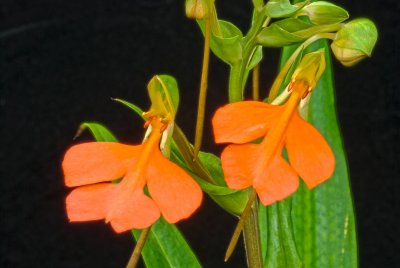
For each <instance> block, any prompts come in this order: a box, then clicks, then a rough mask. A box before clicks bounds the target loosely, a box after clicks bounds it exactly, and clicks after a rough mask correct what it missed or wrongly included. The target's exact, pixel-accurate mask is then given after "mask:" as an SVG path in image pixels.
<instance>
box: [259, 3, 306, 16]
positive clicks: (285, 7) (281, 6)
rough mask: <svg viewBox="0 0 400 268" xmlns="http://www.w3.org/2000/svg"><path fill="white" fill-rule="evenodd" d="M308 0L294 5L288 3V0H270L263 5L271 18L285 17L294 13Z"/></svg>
mask: <svg viewBox="0 0 400 268" xmlns="http://www.w3.org/2000/svg"><path fill="white" fill-rule="evenodd" d="M309 2H310V1H309V0H307V1H304V2H301V3H298V4H296V5H292V4H290V1H289V0H270V1H268V3H267V4H266V5H265V9H266V10H265V11H266V14H267V15H268V16H269V17H271V18H287V17H290V16H292V15H294V14H295V13H296V12H297V11H299V10H300V9H301V8H303V7H304V6H305V5H306V4H308V3H309Z"/></svg>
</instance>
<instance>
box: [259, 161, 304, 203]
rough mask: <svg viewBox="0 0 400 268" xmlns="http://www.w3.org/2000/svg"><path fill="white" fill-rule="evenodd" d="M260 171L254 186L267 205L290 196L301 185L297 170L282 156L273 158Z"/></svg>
mask: <svg viewBox="0 0 400 268" xmlns="http://www.w3.org/2000/svg"><path fill="white" fill-rule="evenodd" d="M258 172H259V173H258V174H257V177H256V179H255V180H254V184H253V187H254V189H255V190H256V192H257V194H258V196H259V197H260V200H261V202H262V203H263V204H264V205H265V206H268V205H270V204H272V203H275V202H276V201H279V200H282V199H284V198H286V197H288V196H289V195H291V194H292V193H294V192H295V191H296V189H297V187H298V186H299V179H298V177H297V174H296V172H295V171H294V170H293V169H292V168H291V167H290V166H289V164H288V163H287V162H286V161H285V160H284V159H283V158H282V157H280V156H277V157H275V158H273V159H271V161H270V162H269V163H268V164H267V165H266V166H265V168H263V169H259V170H258Z"/></svg>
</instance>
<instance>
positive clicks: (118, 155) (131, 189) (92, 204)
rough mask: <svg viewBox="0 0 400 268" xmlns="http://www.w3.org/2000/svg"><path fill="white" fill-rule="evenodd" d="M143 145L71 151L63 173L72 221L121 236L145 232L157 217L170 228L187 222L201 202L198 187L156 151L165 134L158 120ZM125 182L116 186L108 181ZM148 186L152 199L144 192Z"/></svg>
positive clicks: (94, 146) (84, 146) (100, 144)
mask: <svg viewBox="0 0 400 268" xmlns="http://www.w3.org/2000/svg"><path fill="white" fill-rule="evenodd" d="M152 119H153V120H151V121H150V123H151V126H152V132H151V134H150V136H149V137H148V139H147V140H146V141H145V142H144V143H143V144H141V145H136V146H132V145H125V144H120V143H113V142H89V143H83V144H79V145H75V146H72V147H71V148H70V149H69V150H68V151H67V153H66V154H65V157H64V160H63V163H62V167H63V170H64V175H65V184H66V185H67V186H69V187H75V186H79V187H78V188H76V189H74V190H73V191H72V192H71V193H70V194H69V195H68V197H67V200H66V206H67V214H68V218H69V220H70V221H91V220H100V219H105V221H106V222H110V223H111V226H112V227H113V229H114V230H115V231H116V232H118V233H120V232H124V231H127V230H130V229H142V228H146V227H149V226H150V225H151V224H153V223H154V222H155V221H156V220H157V219H158V218H159V217H160V212H161V214H162V215H163V216H164V218H165V219H166V220H167V221H168V222H169V223H175V222H177V221H179V220H181V219H184V218H187V217H189V216H190V215H191V214H192V213H193V212H194V211H195V210H196V209H197V208H198V207H199V206H200V203H201V200H202V191H201V189H200V187H199V186H198V185H197V183H196V182H195V181H194V180H193V179H192V178H191V177H190V176H189V175H188V174H187V173H186V172H185V171H183V170H182V169H181V168H180V167H178V166H177V165H176V164H174V163H172V162H171V161H169V160H168V159H166V158H165V157H164V156H163V155H162V154H161V152H160V150H159V142H160V138H161V135H162V131H163V130H164V128H165V124H163V123H162V122H161V120H160V118H159V117H156V118H152ZM121 177H122V178H123V179H122V181H121V182H119V183H112V182H111V181H113V180H116V179H119V178H121ZM145 185H147V189H148V192H149V194H150V196H151V197H149V196H148V195H146V194H145V193H144V191H143V189H144V187H145Z"/></svg>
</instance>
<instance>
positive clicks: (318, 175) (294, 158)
mask: <svg viewBox="0 0 400 268" xmlns="http://www.w3.org/2000/svg"><path fill="white" fill-rule="evenodd" d="M286 149H287V151H288V155H289V161H290V164H291V165H292V167H293V168H294V169H295V170H296V171H297V173H298V174H299V175H300V177H301V178H302V179H303V180H304V182H305V183H306V184H307V186H308V187H309V188H310V189H311V188H313V187H315V186H317V185H318V184H320V183H322V182H324V181H325V180H327V179H328V178H329V177H331V176H332V174H333V171H334V169H335V156H334V155H333V153H332V150H331V148H330V147H329V145H328V143H327V142H326V141H325V139H324V137H323V136H322V135H321V134H320V133H319V132H318V130H317V129H316V128H314V127H313V126H312V125H311V124H309V123H307V122H306V121H304V120H303V119H302V118H300V116H299V115H297V114H295V115H294V117H293V119H292V122H291V124H290V126H289V128H288V130H287V137H286Z"/></svg>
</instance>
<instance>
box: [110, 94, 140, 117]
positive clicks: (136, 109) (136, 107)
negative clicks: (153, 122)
mask: <svg viewBox="0 0 400 268" xmlns="http://www.w3.org/2000/svg"><path fill="white" fill-rule="evenodd" d="M112 100H113V101H116V102H119V103H121V104H123V105H124V106H126V107H128V108H129V109H131V110H132V111H134V112H135V113H136V114H137V115H139V116H140V117H141V118H142V119H143V120H146V118H144V116H143V110H142V109H141V108H140V107H139V106H137V105H135V104H133V103H130V102H128V101H126V100H123V99H118V98H115V99H114V98H113V99H112Z"/></svg>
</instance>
